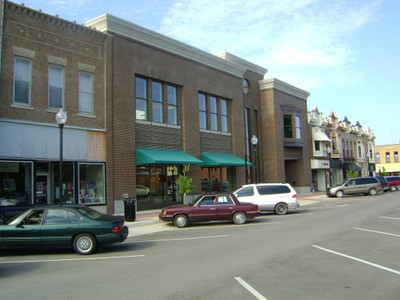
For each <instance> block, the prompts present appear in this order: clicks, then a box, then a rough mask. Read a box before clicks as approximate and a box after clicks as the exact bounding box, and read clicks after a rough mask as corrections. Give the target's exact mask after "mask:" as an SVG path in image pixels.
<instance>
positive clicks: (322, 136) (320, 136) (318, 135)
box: [313, 131, 331, 142]
mask: <svg viewBox="0 0 400 300" xmlns="http://www.w3.org/2000/svg"><path fill="white" fill-rule="evenodd" d="M313 138H314V141H319V142H330V141H331V140H330V139H329V137H328V136H327V135H326V133H325V132H321V131H314V132H313Z"/></svg>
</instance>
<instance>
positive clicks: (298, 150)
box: [0, 1, 310, 213]
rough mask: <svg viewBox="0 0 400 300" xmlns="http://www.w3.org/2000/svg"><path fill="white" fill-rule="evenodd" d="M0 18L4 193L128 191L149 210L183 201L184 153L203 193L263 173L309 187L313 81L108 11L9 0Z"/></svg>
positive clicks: (110, 195) (86, 195) (79, 196)
mask: <svg viewBox="0 0 400 300" xmlns="http://www.w3.org/2000/svg"><path fill="white" fill-rule="evenodd" d="M2 24H3V32H2V40H3V44H2V49H1V51H2V55H1V72H2V73H1V81H0V88H1V90H0V134H1V136H2V140H3V141H7V143H2V145H1V146H0V184H3V186H2V187H3V189H4V187H5V184H7V189H8V191H7V192H8V195H0V198H1V197H3V198H2V199H4V200H16V199H17V198H18V199H20V201H25V202H28V203H35V202H40V201H41V202H47V203H57V201H59V199H60V192H61V193H62V195H64V196H63V201H65V202H70V203H83V204H87V205H95V206H96V208H97V209H99V210H103V211H107V212H111V213H113V212H117V211H118V210H119V205H120V204H121V202H119V201H116V200H117V199H120V198H121V196H122V194H124V193H128V194H130V195H132V196H134V197H137V198H138V206H139V209H146V208H155V207H162V206H164V205H166V204H168V203H171V202H176V201H181V199H180V195H179V194H178V193H177V191H176V189H177V188H176V185H175V180H176V177H177V176H178V175H179V174H180V173H181V170H182V166H183V165H185V164H190V171H189V173H188V176H189V177H191V178H192V179H193V183H194V187H193V194H198V193H200V192H206V191H214V190H217V191H231V190H233V189H235V188H237V187H239V186H240V185H242V184H244V183H246V182H254V181H260V182H262V181H280V182H290V183H292V184H294V185H295V187H296V189H297V191H298V192H300V193H301V192H306V191H309V190H310V167H309V165H310V164H309V158H308V156H307V155H308V148H307V147H308V143H307V140H308V136H307V135H308V131H307V108H306V104H307V97H308V93H307V92H305V91H302V90H300V89H298V88H296V87H293V86H291V85H289V84H287V83H285V82H283V81H280V80H277V79H263V78H264V75H265V74H266V73H267V70H266V69H264V68H262V67H260V66H257V65H255V64H253V63H250V62H248V61H246V60H244V59H241V58H239V57H236V56H234V55H232V54H229V53H223V54H221V55H219V56H215V55H212V54H209V53H206V52H204V51H201V50H199V49H197V48H194V47H191V46H189V45H186V44H184V43H181V42H179V41H176V40H174V39H170V38H168V37H166V36H163V35H160V34H158V33H155V32H153V31H150V30H148V29H145V28H143V27H140V26H137V25H135V24H132V23H129V22H127V21H125V20H122V19H119V18H117V17H114V16H110V15H107V14H106V15H103V16H100V17H98V18H96V19H94V20H91V21H89V22H87V24H86V26H81V25H77V24H75V23H73V22H69V21H66V20H62V19H60V18H58V17H57V16H50V15H47V14H45V13H42V12H40V11H35V10H32V9H29V8H27V7H23V6H21V5H16V4H13V3H11V2H8V1H5V3H4V16H3V20H2ZM60 107H63V109H64V110H65V111H67V113H68V120H67V123H66V125H65V127H64V131H63V132H64V134H63V137H64V154H63V155H64V162H63V174H64V175H63V184H62V189H61V190H60V189H59V184H57V182H59V178H58V175H57V174H58V171H59V150H60V149H59V128H58V126H57V124H56V123H55V121H54V117H55V114H56V113H57V111H58V110H59V108H60ZM10 133H12V134H10ZM253 136H256V137H258V143H257V144H256V145H253V144H252V143H251V138H252V137H253ZM13 183H14V186H12V190H10V187H9V186H10V184H11V185H12V184H13ZM17 192H19V193H22V192H24V193H25V195H24V196H17V195H16V194H17ZM21 197H22V198H21Z"/></svg>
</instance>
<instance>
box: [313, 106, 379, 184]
mask: <svg viewBox="0 0 400 300" xmlns="http://www.w3.org/2000/svg"><path fill="white" fill-rule="evenodd" d="M308 122H309V125H310V131H311V136H312V140H311V146H310V149H312V154H311V156H312V159H311V168H312V183H313V185H312V186H313V190H320V191H324V190H326V189H327V188H329V187H330V186H333V185H337V184H339V183H340V182H342V181H343V180H344V179H345V178H348V176H349V174H348V172H350V171H352V172H355V174H356V175H357V176H374V175H376V163H375V152H376V150H375V135H374V134H373V132H372V130H371V129H370V128H369V127H366V128H363V127H362V126H361V125H360V123H359V122H357V123H356V125H352V124H351V122H350V121H349V120H348V119H347V117H345V118H344V120H343V121H339V120H338V118H337V117H336V116H335V114H334V113H333V112H331V113H330V115H329V116H327V117H323V116H322V113H320V112H319V111H318V109H317V108H314V109H313V110H311V111H310V112H309V118H308Z"/></svg>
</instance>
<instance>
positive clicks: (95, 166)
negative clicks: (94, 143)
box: [78, 163, 105, 204]
mask: <svg viewBox="0 0 400 300" xmlns="http://www.w3.org/2000/svg"><path fill="white" fill-rule="evenodd" d="M78 174H79V178H78V191H79V203H81V204H105V180H104V179H105V170H104V164H102V163H91V164H87V163H80V164H78Z"/></svg>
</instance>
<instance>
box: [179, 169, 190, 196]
mask: <svg viewBox="0 0 400 300" xmlns="http://www.w3.org/2000/svg"><path fill="white" fill-rule="evenodd" d="M189 168H190V165H183V170H182V174H180V175H179V177H178V179H177V180H176V184H177V185H178V188H179V193H181V194H183V195H186V194H190V193H191V192H192V178H188V177H187V176H186V173H187V172H188V171H189Z"/></svg>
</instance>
